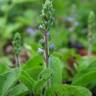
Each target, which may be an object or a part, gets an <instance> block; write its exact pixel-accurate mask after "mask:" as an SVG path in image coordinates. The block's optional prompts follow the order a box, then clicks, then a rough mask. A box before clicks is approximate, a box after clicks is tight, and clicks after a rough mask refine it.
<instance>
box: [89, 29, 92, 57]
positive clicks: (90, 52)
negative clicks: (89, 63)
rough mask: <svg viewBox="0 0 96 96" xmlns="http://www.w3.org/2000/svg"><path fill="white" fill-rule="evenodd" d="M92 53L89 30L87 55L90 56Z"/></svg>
mask: <svg viewBox="0 0 96 96" xmlns="http://www.w3.org/2000/svg"><path fill="white" fill-rule="evenodd" d="M91 55H92V33H91V32H90V30H89V34H88V56H89V57H90V56H91Z"/></svg>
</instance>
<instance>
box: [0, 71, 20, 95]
mask: <svg viewBox="0 0 96 96" xmlns="http://www.w3.org/2000/svg"><path fill="white" fill-rule="evenodd" d="M18 78H19V74H18V71H17V70H12V71H9V72H7V73H5V74H2V75H0V96H7V95H8V92H9V90H10V88H11V87H13V85H14V84H15V83H16V81H17V79H18Z"/></svg>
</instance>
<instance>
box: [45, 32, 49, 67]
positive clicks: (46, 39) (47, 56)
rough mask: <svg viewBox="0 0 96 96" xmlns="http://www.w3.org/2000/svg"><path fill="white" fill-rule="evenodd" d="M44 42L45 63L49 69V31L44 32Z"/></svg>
mask: <svg viewBox="0 0 96 96" xmlns="http://www.w3.org/2000/svg"><path fill="white" fill-rule="evenodd" d="M44 41H45V53H44V57H45V63H46V67H48V59H49V54H48V52H49V48H48V36H47V31H45V32H44Z"/></svg>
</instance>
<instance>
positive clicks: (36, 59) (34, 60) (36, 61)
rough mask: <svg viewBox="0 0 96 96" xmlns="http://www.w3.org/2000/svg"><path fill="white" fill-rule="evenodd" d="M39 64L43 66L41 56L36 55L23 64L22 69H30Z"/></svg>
mask: <svg viewBox="0 0 96 96" xmlns="http://www.w3.org/2000/svg"><path fill="white" fill-rule="evenodd" d="M39 66H43V58H42V57H41V56H40V55H36V56H34V57H33V58H32V59H30V60H29V61H28V62H27V63H26V64H25V65H24V66H23V70H30V69H32V68H34V67H39Z"/></svg>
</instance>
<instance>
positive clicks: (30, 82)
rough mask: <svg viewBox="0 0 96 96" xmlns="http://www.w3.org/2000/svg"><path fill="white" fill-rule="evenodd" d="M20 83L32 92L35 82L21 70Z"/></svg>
mask: <svg viewBox="0 0 96 96" xmlns="http://www.w3.org/2000/svg"><path fill="white" fill-rule="evenodd" d="M19 79H20V81H21V82H22V83H23V84H25V85H26V86H27V88H28V89H29V90H31V91H32V90H33V88H34V84H35V81H34V79H33V78H32V77H31V76H30V74H28V72H26V71H24V70H22V72H21V75H20V77H19Z"/></svg>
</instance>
